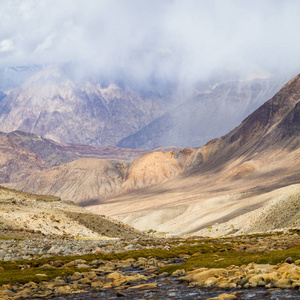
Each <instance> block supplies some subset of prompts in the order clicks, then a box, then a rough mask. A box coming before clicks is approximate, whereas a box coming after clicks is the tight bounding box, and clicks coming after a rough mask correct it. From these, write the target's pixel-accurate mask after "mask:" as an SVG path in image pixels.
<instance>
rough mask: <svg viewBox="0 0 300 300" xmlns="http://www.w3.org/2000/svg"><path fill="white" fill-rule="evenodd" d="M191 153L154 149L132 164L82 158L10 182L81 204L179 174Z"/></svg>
mask: <svg viewBox="0 0 300 300" xmlns="http://www.w3.org/2000/svg"><path fill="white" fill-rule="evenodd" d="M189 155H190V152H186V150H185V151H180V152H179V153H178V154H176V153H175V152H174V151H171V152H153V153H149V154H146V155H144V156H142V157H141V158H138V159H136V160H134V161H133V162H132V163H129V162H127V163H126V162H124V161H117V162H112V161H108V160H103V159H95V158H82V159H77V160H75V161H73V162H70V163H67V164H63V165H60V166H57V167H54V168H49V169H46V170H44V171H41V172H36V173H35V174H32V175H29V176H27V177H26V178H24V179H22V180H19V181H15V182H11V183H10V184H9V186H10V187H12V188H15V189H19V190H23V191H26V192H30V193H41V194H50V195H51V194H52V195H56V196H59V197H61V198H62V199H63V200H71V201H74V202H75V203H79V204H80V205H84V206H86V205H88V204H91V203H97V202H99V201H101V200H103V199H106V198H109V197H112V196H114V195H118V194H122V193H124V192H125V193H126V192H128V191H135V190H138V189H143V188H147V187H149V186H153V185H155V184H160V183H163V182H166V181H168V180H170V179H171V178H174V177H176V176H178V175H179V174H180V173H181V172H182V171H183V167H184V164H185V162H186V160H187V158H188V156H189Z"/></svg>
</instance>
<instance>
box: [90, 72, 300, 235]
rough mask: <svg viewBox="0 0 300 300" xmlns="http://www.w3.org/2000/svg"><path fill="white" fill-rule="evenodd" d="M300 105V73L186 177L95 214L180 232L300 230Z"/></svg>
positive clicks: (204, 151) (195, 162)
mask: <svg viewBox="0 0 300 300" xmlns="http://www.w3.org/2000/svg"><path fill="white" fill-rule="evenodd" d="M299 103H300V75H298V76H296V77H295V78H293V79H292V80H291V81H290V82H288V83H287V84H286V85H285V86H284V87H283V88H282V89H281V90H280V91H279V92H278V93H277V94H276V95H275V96H274V97H273V98H271V99H270V100H269V101H267V102H266V103H265V104H264V105H262V106H261V107H260V108H258V109H257V110H256V111H255V112H254V113H252V114H251V115H250V116H249V117H247V118H246V119H245V120H244V121H243V122H242V124H241V125H240V126H238V127H237V128H235V129H234V130H233V131H231V132H230V133H229V134H227V135H225V136H224V137H222V138H220V139H215V140H212V141H211V142H209V143H207V145H205V146H203V147H201V148H198V149H194V150H193V151H192V153H191V154H190V156H189V158H188V160H187V162H186V164H185V167H184V172H183V173H182V174H181V175H180V176H178V177H176V178H175V179H173V180H170V181H168V182H166V183H164V184H162V185H160V186H154V187H152V188H150V189H148V190H146V191H145V190H143V191H142V192H140V193H138V192H136V193H135V194H134V195H131V194H129V195H124V196H119V197H118V198H114V199H111V200H107V201H105V203H103V204H99V205H98V206H91V207H90V208H89V209H90V210H92V211H94V212H101V213H104V214H107V215H111V216H115V217H118V218H119V219H121V220H123V221H124V222H127V223H129V224H131V225H133V226H136V227H137V228H142V229H149V228H153V229H156V230H159V231H163V232H175V233H193V234H206V235H207V234H208V235H222V234H225V233H226V234H228V233H245V232H251V231H252V232H253V231H266V230H269V229H276V228H281V227H286V226H300V223H299V222H300V219H299V209H300V198H299V197H300V185H299V182H300V147H299V146H300V127H299V126H300V121H299V120H300V119H299V116H300V110H299V107H300V104H299ZM125 203H126V205H125ZM120 212H121V213H120ZM262 220H267V221H266V222H262Z"/></svg>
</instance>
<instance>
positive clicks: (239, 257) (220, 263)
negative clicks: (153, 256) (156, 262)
mask: <svg viewBox="0 0 300 300" xmlns="http://www.w3.org/2000/svg"><path fill="white" fill-rule="evenodd" d="M289 256H291V257H292V258H293V259H294V260H298V259H300V246H296V247H293V248H290V249H287V250H277V251H269V252H254V253H248V252H237V251H227V252H216V253H214V256H212V254H211V253H205V254H202V255H198V256H192V257H190V258H189V259H188V260H187V261H186V262H184V263H182V264H177V265H169V266H166V267H163V268H161V269H160V270H159V273H162V272H168V273H170V274H171V273H173V272H174V271H176V270H180V269H184V270H186V271H190V270H192V269H194V268H198V267H204V268H226V267H229V266H231V265H236V266H242V265H247V264H249V263H251V262H254V263H257V264H271V265H276V264H278V263H282V262H284V260H285V259H286V258H287V257H289Z"/></svg>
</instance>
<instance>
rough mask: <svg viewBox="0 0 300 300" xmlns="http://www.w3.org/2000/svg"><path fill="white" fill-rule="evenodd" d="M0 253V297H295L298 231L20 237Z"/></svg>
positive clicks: (4, 243) (299, 273)
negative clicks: (209, 236)
mask: <svg viewBox="0 0 300 300" xmlns="http://www.w3.org/2000/svg"><path fill="white" fill-rule="evenodd" d="M0 248H1V250H0V259H1V260H0V269H1V272H0V285H1V287H0V298H1V299H99V298H101V299H117V298H121V299H122V298H124V299H126V298H127V299H128V298H130V299H151V298H152V299H153V298H155V299H160V298H165V299H210V298H211V299H233V300H234V299H257V298H263V299H273V298H274V297H276V299H285V297H287V296H289V297H290V296H292V298H291V299H300V291H299V288H300V230H286V231H285V232H273V233H269V234H261V235H258V234H257V235H244V236H228V237H224V238H215V239H207V238H206V239H205V238H200V237H190V238H168V239H166V238H157V237H155V236H154V235H152V236H151V235H149V237H144V238H141V237H139V238H135V239H110V240H106V241H104V240H99V239H89V240H86V239H74V238H53V237H52V238H47V237H44V238H40V237H35V238H33V237H32V236H28V237H27V238H26V234H25V235H24V236H23V239H7V238H2V239H1V240H0ZM287 290H288V291H287ZM164 295H165V296H164ZM251 295H252V296H251ZM253 297H254V298H253Z"/></svg>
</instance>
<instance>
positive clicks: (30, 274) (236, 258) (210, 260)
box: [0, 235, 300, 285]
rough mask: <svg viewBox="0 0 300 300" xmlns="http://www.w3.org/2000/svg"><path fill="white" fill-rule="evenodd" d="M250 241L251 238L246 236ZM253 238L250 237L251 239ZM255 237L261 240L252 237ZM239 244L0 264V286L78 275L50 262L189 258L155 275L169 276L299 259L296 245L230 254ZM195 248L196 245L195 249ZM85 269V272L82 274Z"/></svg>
mask: <svg viewBox="0 0 300 300" xmlns="http://www.w3.org/2000/svg"><path fill="white" fill-rule="evenodd" d="M247 237H251V236H247ZM252 237H253V236H252ZM255 237H262V236H261V235H260V236H255ZM241 242H242V241H241V240H238V241H234V240H229V239H225V242H223V243H220V241H218V240H213V239H210V240H205V241H204V240H187V241H184V242H179V243H183V244H182V245H180V246H179V244H177V243H174V244H173V245H174V247H172V248H171V249H169V250H167V249H161V248H154V249H139V250H133V251H124V252H120V253H109V254H85V255H76V256H54V257H48V258H39V259H32V260H18V261H0V267H1V268H3V270H0V285H3V284H6V283H16V282H18V283H26V282H29V281H34V282H40V281H44V280H50V279H52V278H55V277H58V276H67V275H71V274H73V273H74V272H76V271H81V270H80V269H78V268H76V267H70V268H68V269H65V268H43V267H42V266H43V265H44V264H47V263H49V262H51V261H62V262H63V263H64V264H66V263H68V262H71V261H74V260H76V259H83V260H86V261H87V262H91V261H93V260H106V261H112V260H126V259H129V258H134V259H138V258H140V257H153V258H156V259H160V260H161V259H169V258H176V257H179V256H180V254H189V255H193V256H191V257H190V258H189V259H187V260H186V261H185V262H184V263H182V264H176V265H168V266H166V267H163V268H161V269H160V270H159V273H162V272H168V273H172V272H174V271H175V270H178V269H185V270H186V271H189V270H192V269H194V268H197V267H206V268H225V267H228V266H230V265H237V266H241V265H246V264H249V263H251V262H254V263H259V264H267V263H269V264H278V263H281V262H283V261H284V260H285V259H286V258H287V257H289V256H291V257H292V258H293V259H294V260H298V259H300V245H298V246H296V247H293V248H290V249H287V250H277V251H269V252H254V253H253V252H251V253H249V252H240V251H233V246H234V244H239V243H241ZM195 244H196V245H195ZM19 265H30V266H31V268H30V269H25V270H19V268H18V267H19ZM86 270H87V269H85V271H86ZM36 274H46V275H47V277H46V278H41V277H37V276H36Z"/></svg>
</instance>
